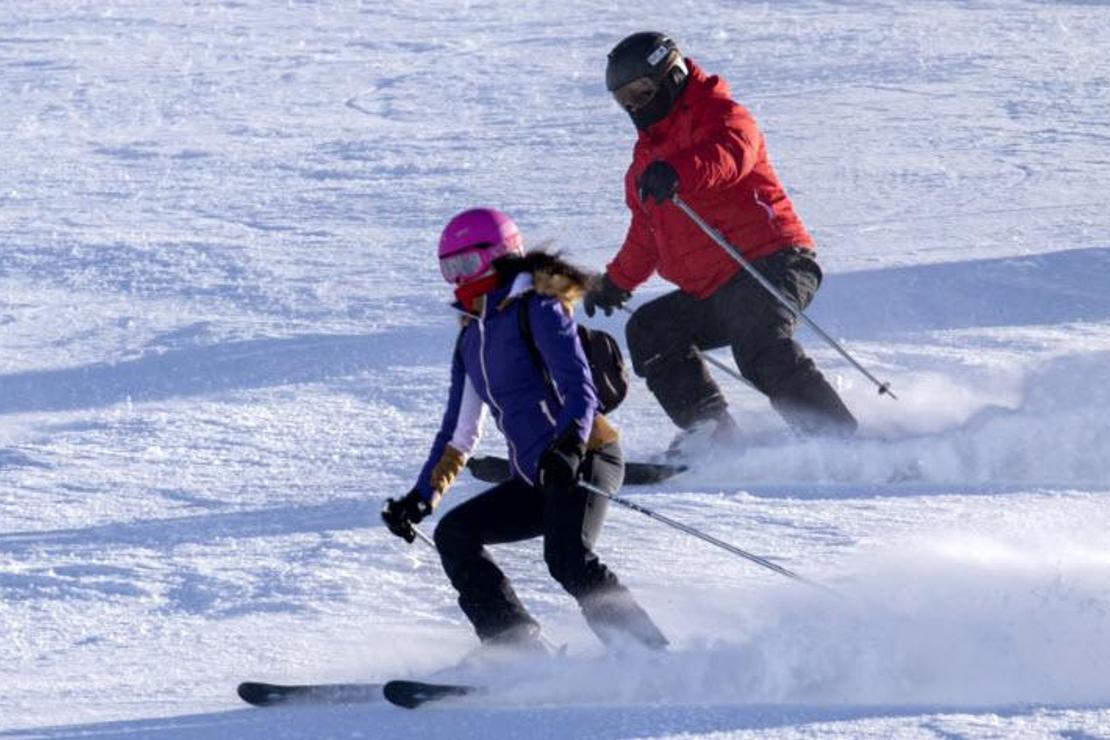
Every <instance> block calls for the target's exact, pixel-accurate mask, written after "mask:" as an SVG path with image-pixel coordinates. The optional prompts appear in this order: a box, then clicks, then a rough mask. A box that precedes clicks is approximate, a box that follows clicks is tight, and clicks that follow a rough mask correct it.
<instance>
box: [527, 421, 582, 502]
mask: <svg viewBox="0 0 1110 740" xmlns="http://www.w3.org/2000/svg"><path fill="white" fill-rule="evenodd" d="M585 455H586V444H585V443H584V442H583V441H582V440H580V439H578V435H577V434H575V433H574V432H573V431H570V432H567V433H566V434H564V435H563V436H562V437H561V438H559V439H557V440H555V441H554V442H552V443H551V446H549V447H548V448H547V449H546V450H544V451H543V454H542V455H540V462H539V466H538V468H537V474H536V478H537V484H538V485H539V487H540V488H542V489H544V490H545V491H567V490H569V489H570V488H571V487H572V486H573V485H574V484H575V482H577V480H578V466H579V465H581V464H582V458H583V457H585Z"/></svg>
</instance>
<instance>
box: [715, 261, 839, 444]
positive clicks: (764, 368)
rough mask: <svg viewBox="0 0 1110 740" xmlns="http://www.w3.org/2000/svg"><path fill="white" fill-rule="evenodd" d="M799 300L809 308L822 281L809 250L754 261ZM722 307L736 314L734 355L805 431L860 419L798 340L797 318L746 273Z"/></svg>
mask: <svg viewBox="0 0 1110 740" xmlns="http://www.w3.org/2000/svg"><path fill="white" fill-rule="evenodd" d="M753 266H754V267H755V268H756V269H758V270H759V271H760V272H761V274H763V276H764V277H766V278H767V280H769V281H770V282H771V283H772V284H773V285H774V286H775V287H776V288H778V290H779V291H780V292H781V293H782V294H783V295H784V296H786V297H787V298H789V299H791V300H792V301H793V302H794V303H795V305H797V306H798V307H800V308H801V309H805V307H806V306H808V305H809V302H810V301H811V300H812V299H813V295H814V293H816V292H817V288H818V287H819V286H820V284H821V268H820V267H818V265H817V261H816V260H815V259H813V257H812V256H811V255H810V254H809V252H808V251H807V250H802V249H787V250H783V251H781V252H777V253H775V254H773V255H770V256H768V257H765V258H763V259H760V260H756V262H755V263H754V265H753ZM718 295H719V296H720V298H719V300H718V296H714V300H715V301H716V302H717V311H718V312H720V313H722V314H728V315H730V316H733V317H734V319H733V322H734V329H733V330H732V336H733V345H732V351H733V356H734V357H735V358H736V364H737V365H738V366H739V367H740V372H741V373H742V374H743V375H744V377H745V378H747V379H748V380H749V381H750V382H751V384H752V385H754V386H755V387H756V388H758V389H759V390H760V391H762V392H763V393H766V394H767V396H768V398H769V399H770V400H771V405H772V406H774V407H775V409H776V410H777V411H778V412H779V413H780V414H781V415H782V417H783V418H784V419H785V420H786V422H787V423H788V424H789V425H790V426H791V427H792V428H793V429H795V430H796V431H798V432H801V433H803V434H825V435H833V436H847V435H850V434H852V433H854V432H855V430H856V420H855V418H854V417H853V416H852V413H851V412H850V411H849V410H848V408H847V407H846V406H845V405H844V402H843V401H842V400H841V399H840V396H839V395H838V394H837V392H836V390H835V389H834V388H833V387H832V385H830V384H829V382H828V380H826V379H825V376H824V375H822V374H821V371H820V370H818V369H817V366H816V365H815V364H814V362H813V360H812V359H810V358H809V357H808V356H807V355H806V353H805V350H803V349H802V346H801V345H800V344H798V343H797V342H796V341H794V338H793V335H794V328H795V325H796V322H797V319H796V317H795V315H794V314H793V312H791V311H790V310H788V309H787V308H786V307H784V306H783V305H782V304H780V303H779V302H778V301H777V300H776V299H775V298H774V296H772V295H771V294H770V293H769V292H768V291H767V290H765V289H764V288H763V287H762V286H760V285H758V284H757V283H756V282H755V280H754V279H753V278H752V277H751V276H750V275H748V274H747V273H743V274H742V275H739V276H737V278H736V279H735V280H733V281H732V282H731V283H729V284H728V285H727V286H726V287H725V288H723V289H722V290H721V291H720V292H719V294H718Z"/></svg>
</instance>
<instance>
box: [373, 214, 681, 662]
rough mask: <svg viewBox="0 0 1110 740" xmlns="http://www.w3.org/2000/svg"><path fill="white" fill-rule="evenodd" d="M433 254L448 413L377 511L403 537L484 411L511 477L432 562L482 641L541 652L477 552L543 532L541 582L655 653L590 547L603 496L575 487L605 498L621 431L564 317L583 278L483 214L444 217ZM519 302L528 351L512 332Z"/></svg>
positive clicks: (449, 530) (511, 597) (517, 331)
mask: <svg viewBox="0 0 1110 740" xmlns="http://www.w3.org/2000/svg"><path fill="white" fill-rule="evenodd" d="M439 262H440V268H441V270H442V272H443V276H444V278H445V279H446V280H447V281H448V282H450V283H454V284H455V285H456V290H455V296H456V298H457V299H458V303H457V304H456V308H457V309H458V310H459V311H460V312H461V313H462V314H463V316H462V320H461V323H462V328H461V330H460V331H459V336H458V340H457V341H456V344H455V353H454V357H453V359H452V362H451V389H450V392H449V394H448V401H447V409H446V412H445V413H444V416H443V423H442V425H441V427H440V430H439V433H438V434H437V435H436V438H435V441H434V443H433V444H432V449H431V453H430V454H429V456H428V460H427V462H426V463H425V465H424V467H423V469H422V470H421V471H420V475H419V477H418V478H417V481H416V485H415V486H414V487H413V489H412V491H410V492H409V493H408V494H407V495H406V496H404V497H402V498H399V499H389V500H388V501H387V502H386V505H385V508H384V509H383V510H382V519H383V520H384V521H385V523H386V525H387V526H388V527H389V529H390V531H391V532H393V534H395V535H397V536H398V537H401V538H403V539H405V540H406V541H408V542H412V541H413V539H414V538H415V532H414V530H413V525H414V524H416V523H418V522H420V521H421V520H422V519H423V518H424V517H426V516H427V515H428V514H430V513H431V512H432V511H433V510H434V509H435V507H436V506H437V505H438V503H439V501H440V499H441V498H442V496H443V494H444V493H445V492H446V490H447V488H448V487H449V486H450V485H451V483H452V482H453V480H454V479H455V477H456V476H457V475H458V473H459V471H460V470H461V469H462V467H463V464H464V463H465V461H466V456H467V455H468V454H469V453H470V452H471V450H472V449H473V448H474V446H475V445H476V444H477V441H478V439H479V437H480V435H481V426H482V421H483V418H484V416H485V412H486V409H487V408H488V409H489V410H490V411H491V412H492V414H493V417H494V420H495V421H496V422H497V426H498V428H499V429H501V431H502V432H503V433H504V435H505V439H506V441H507V442H508V448H509V450H508V451H509V460H510V465H511V469H512V471H513V477H512V478H510V479H509V480H507V481H505V482H503V483H500V484H498V485H496V486H494V487H493V488H490V489H489V490H487V491H485V492H483V493H480V494H478V495H477V496H474V497H473V498H471V499H469V500H467V501H465V502H463V503H461V504H459V505H458V506H456V507H455V508H454V509H452V510H451V511H449V512H448V513H447V514H446V515H445V516H444V517H443V519H442V520H441V521H440V522H439V526H437V527H436V530H435V542H436V547H437V548H438V549H439V553H440V558H441V559H442V561H443V568H444V570H445V571H446V572H447V576H448V578H450V580H451V584H452V585H453V586H454V587H455V589H456V590H457V591H458V593H459V606H461V607H462V610H463V612H464V613H465V614H466V616H467V618H468V619H469V620H470V621H471V623H472V624H473V625H474V629H475V630H476V631H477V633H478V637H479V638H480V639H481V641H482V642H483V644H489V645H495V646H504V647H507V648H511V649H524V650H532V649H537V650H542V649H543V647H542V643H541V642H540V639H539V625H538V624H537V623H536V621H535V620H534V619H533V618H532V617H531V616H530V615H529V614H528V612H527V610H526V609H525V608H524V605H523V604H522V603H521V602H520V599H519V598H518V597H517V595H516V593H515V592H514V591H513V588H512V586H511V584H510V583H509V580H508V578H506V577H505V574H504V573H503V572H502V571H501V569H500V568H498V567H497V564H496V563H495V562H494V561H493V558H492V557H490V554H489V552H488V551H487V550H486V549H485V547H484V546H485V545H487V544H495V543H504V542H517V541H520V540H526V539H531V538H533V537H539V536H541V535H542V536H543V553H544V560H545V561H546V563H547V567H548V569H549V571H550V572H551V575H552V577H554V578H555V580H557V581H558V582H559V583H560V584H561V585H562V586H563V588H565V589H566V590H567V592H568V593H570V594H571V595H572V596H573V597H574V598H575V599H577V601H578V603H579V606H580V607H581V609H582V613H583V615H584V616H585V618H586V621H587V623H588V624H589V626H590V627H591V628H592V629H593V631H594V632H595V633H596V634H597V635H598V637H599V638H601V640H602V641H603V642H605V643H606V644H607V645H608V644H611V643H613V642H614V641H617V640H621V639H627V638H631V640H632V641H633V642H634V643H640V644H642V645H646V646H648V647H652V648H663V647H665V646H666V644H667V640H666V638H665V637H664V636H663V634H662V633H661V632H660V631H659V629H658V628H657V627H656V626H655V624H654V623H653V622H652V621H651V618H650V617H648V615H647V613H646V612H644V610H643V609H642V608H641V607H640V606H639V605H638V604H637V603H636V601H635V600H634V599H633V597H632V595H631V594H630V593H629V591H628V589H626V588H625V587H624V586H622V585H621V583H620V582H619V581H618V580H617V577H616V576H615V575H614V574H613V573H612V572H611V571H610V570H609V569H608V568H606V567H605V565H604V564H603V563H602V562H601V561H600V560H599V559H598V557H597V555H596V554H595V553H594V552H593V549H592V548H593V544H594V542H595V541H596V539H597V536H598V534H599V532H600V529H601V523H602V520H603V519H604V517H605V511H606V509H607V504H608V500H607V499H606V498H604V497H602V496H598V495H597V494H594V493H590V492H589V491H587V490H586V489H584V488H582V487H581V486H579V485H578V481H579V480H581V481H586V482H589V483H590V484H592V485H594V486H596V487H598V488H600V489H602V490H605V491H609V492H614V493H615V492H616V491H617V489H619V488H620V485H621V482H622V481H623V479H624V458H623V453H622V452H621V448H620V444H619V443H618V434H617V431H616V429H615V428H614V427H613V426H612V425H611V424H609V423H608V422H607V421H606V419H605V417H604V416H602V415H601V414H599V413H597V405H598V404H597V392H596V390H595V388H594V384H593V380H592V377H591V374H590V368H589V364H588V362H587V360H586V355H585V353H584V351H583V348H582V345H581V342H580V340H579V338H578V332H577V327H576V325H575V322H574V319H573V317H572V316H571V311H572V304H573V302H574V301H575V300H577V299H578V298H580V297H581V296H582V294H583V293H584V292H585V289H586V283H587V280H588V278H587V276H586V274H585V273H583V272H582V271H580V270H579V269H577V268H575V267H574V266H572V265H569V264H567V263H566V262H563V261H562V260H561V259H559V258H558V257H555V256H553V255H549V254H544V253H530V254H528V255H525V254H524V249H523V241H522V239H521V237H520V232H519V231H518V230H517V227H516V225H515V224H514V223H513V222H512V220H510V219H509V218H508V217H507V216H506V215H505V214H503V213H500V212H499V211H496V210H493V209H488V208H477V209H472V210H469V211H464V212H462V213H460V214H458V215H457V216H455V218H453V219H452V220H451V221H450V222H449V223H448V224H447V227H446V228H445V229H444V231H443V235H442V237H441V238H440V243H439ZM525 302H528V309H527V313H526V315H525V316H526V320H527V321H528V328H529V330H530V333H531V346H530V343H529V338H528V337H527V336H525V335H524V334H523V332H522V326H521V321H522V318H523V317H522V316H521V315H520V311H521V306H522V305H523V304H524V303H525ZM537 356H538V358H539V360H540V361H542V364H543V366H544V367H542V368H541V367H540V366H539V365H538V364H537V359H536V358H537Z"/></svg>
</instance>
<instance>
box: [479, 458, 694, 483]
mask: <svg viewBox="0 0 1110 740" xmlns="http://www.w3.org/2000/svg"><path fill="white" fill-rule="evenodd" d="M466 467H467V468H469V469H470V472H471V474H472V475H473V476H474V477H475V478H477V479H478V480H481V481H486V482H487V483H500V482H501V481H503V480H508V479H509V478H510V477H511V475H510V473H509V461H508V460H506V459H505V458H503V457H497V456H495V455H484V456H480V457H472V458H470V459H469V460H467V461H466ZM686 470H687V467H686V466H685V465H672V464H669V463H652V462H635V461H633V462H626V463H625V464H624V482H625V484H627V485H630V486H646V485H651V484H652V483H661V482H662V481H665V480H667V479H668V478H671V477H673V476H675V475H678V474H679V473H682V472H685V471H686Z"/></svg>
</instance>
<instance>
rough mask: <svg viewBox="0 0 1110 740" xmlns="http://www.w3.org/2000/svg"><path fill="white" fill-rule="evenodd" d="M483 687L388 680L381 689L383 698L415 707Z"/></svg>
mask: <svg viewBox="0 0 1110 740" xmlns="http://www.w3.org/2000/svg"><path fill="white" fill-rule="evenodd" d="M483 691H485V689H483V688H481V687H479V686H467V685H465V684H443V683H425V682H423V681H389V682H387V683H386V684H385V687H384V688H383V689H382V693H383V694H384V695H385V698H386V699H387V700H388V701H389V702H390V703H391V704H396V705H397V706H399V707H404V708H405V709H416V708H417V707H420V706H423V705H424V704H427V703H428V702H434V701H440V700H442V699H450V698H454V697H460V696H468V695H471V694H479V693H482V692H483Z"/></svg>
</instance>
